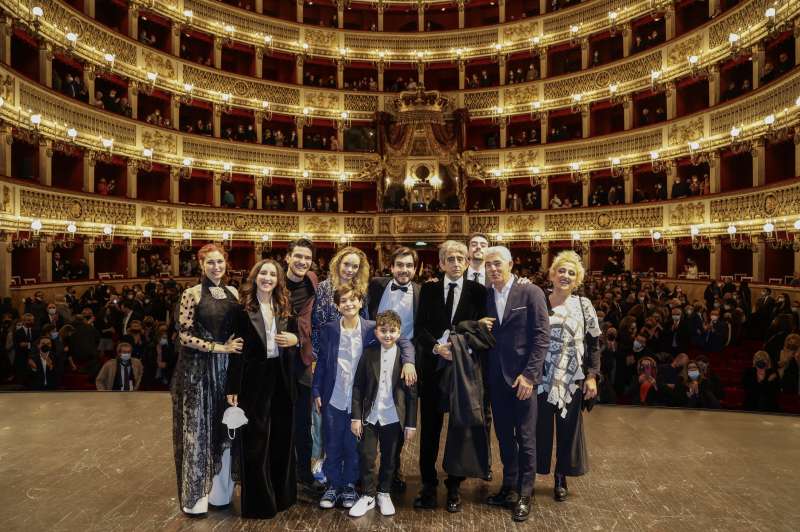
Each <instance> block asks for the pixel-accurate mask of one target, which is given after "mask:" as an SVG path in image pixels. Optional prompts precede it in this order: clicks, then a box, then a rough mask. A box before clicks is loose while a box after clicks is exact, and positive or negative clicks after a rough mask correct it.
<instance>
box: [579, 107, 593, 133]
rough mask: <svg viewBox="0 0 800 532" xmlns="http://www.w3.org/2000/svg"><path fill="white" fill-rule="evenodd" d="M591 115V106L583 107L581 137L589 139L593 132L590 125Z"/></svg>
mask: <svg viewBox="0 0 800 532" xmlns="http://www.w3.org/2000/svg"><path fill="white" fill-rule="evenodd" d="M590 117H591V113H590V112H589V104H586V105H584V106H581V137H583V138H585V139H586V138H589V134H590V131H591V124H590V123H589V120H590Z"/></svg>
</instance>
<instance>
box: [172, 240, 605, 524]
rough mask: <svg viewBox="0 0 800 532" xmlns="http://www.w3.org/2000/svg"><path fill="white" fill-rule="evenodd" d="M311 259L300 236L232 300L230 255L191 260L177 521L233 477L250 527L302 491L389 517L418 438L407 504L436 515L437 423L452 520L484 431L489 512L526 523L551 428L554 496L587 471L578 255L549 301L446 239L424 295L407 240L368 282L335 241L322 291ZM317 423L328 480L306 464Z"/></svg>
mask: <svg viewBox="0 0 800 532" xmlns="http://www.w3.org/2000/svg"><path fill="white" fill-rule="evenodd" d="M313 255H314V246H313V244H312V243H311V242H310V241H308V240H306V239H299V240H295V241H293V242H290V243H289V246H288V248H287V254H286V270H285V271H284V268H283V266H282V265H281V264H280V263H278V262H277V261H275V260H273V259H264V260H261V261H259V262H257V263H256V264H255V265H254V266H253V268H252V269H251V270H250V273H249V275H248V277H247V279H246V281H244V282H243V283H242V285H241V287H240V290H241V292H240V293H239V292H237V290H236V289H234V288H233V287H231V286H228V285H227V284H226V283H225V281H224V279H225V272H226V259H227V257H226V253H225V250H224V249H223V248H222V247H220V246H217V245H216V244H208V245H206V246H204V247H203V248H202V249H200V251H199V252H198V255H197V257H198V261H199V263H200V266H201V269H202V280H201V282H200V284H198V285H196V286H194V287H192V288H189V289H187V290H185V291H184V293H183V296H182V298H181V303H180V308H179V328H180V330H179V336H180V343H181V350H180V356H179V360H178V363H177V366H176V368H175V373H174V377H173V383H172V398H173V436H174V448H175V463H176V470H177V480H178V493H179V497H180V504H181V507H182V510H183V512H184V513H185V514H186V515H188V516H194V517H196V516H205V515H206V514H207V512H208V510H209V509H216V508H220V507H223V508H224V507H227V506H228V505H229V504H230V502H231V500H232V498H233V491H234V482H235V481H239V482H240V483H241V511H242V516H243V517H249V518H271V517H274V516H275V515H276V514H277V513H278V512H280V511H282V510H285V509H287V508H289V507H290V506H292V505H293V504H294V503H295V502H296V501H297V494H298V486H300V487H301V488H303V489H306V490H310V491H311V492H316V493H318V495H319V496H320V499H319V507H320V508H323V509H330V508H334V507H337V506H340V507H343V508H346V509H347V510H348V513H349V515H350V516H352V517H360V516H363V515H365V514H366V513H368V512H369V511H371V510H373V509H374V508H375V507H376V506H377V507H378V510H379V511H380V512H381V514H382V515H386V516H388V515H393V514H394V513H395V507H394V504H393V502H392V498H391V493H392V492H399V491H403V490H404V489H405V481H404V479H403V476H402V475H401V473H400V456H401V452H402V448H403V446H404V443H405V442H407V441H409V440H410V439H412V438H414V437H415V436H416V433H417V432H419V472H420V476H421V482H422V488H421V490H420V492H419V494H418V496H417V497H416V498H415V499H414V508H416V509H433V508H436V507H437V506H438V504H439V501H438V493H437V491H438V485H439V471H437V458H438V455H439V447H440V441H442V434H441V433H442V429H443V427H444V419H445V416H444V414H445V413H447V414H448V423H447V429H446V434H445V436H444V446H445V449H444V457H443V461H442V466H441V469H442V470H443V471H444V473H446V475H447V477H446V479H445V480H444V482H443V483H444V486H445V487H446V493H447V497H446V509H447V511H449V512H459V511H461V509H462V501H461V492H460V486H461V484H462V482H463V481H464V480H465V479H467V478H478V479H483V480H486V481H488V480H491V479H492V460H491V443H490V442H491V438H490V432H491V429H492V425H494V432H495V434H496V437H497V439H498V442H499V449H500V458H501V462H502V483H501V485H500V489H499V490H498V491H497V492H496V493H494V494H492V495H491V496H489V497H488V498H487V500H486V501H485V502H486V503H487V504H489V505H493V506H499V507H504V508H507V509H508V510H509V511H510V513H511V517H512V519H513V520H514V521H525V520H527V518H528V516H529V515H530V512H531V506H532V503H533V487H534V481H535V477H536V474H537V473H538V474H540V475H548V474H549V473H550V471H551V457H552V450H553V443H554V435H555V440H556V441H555V443H556V464H555V471H554V472H555V487H554V498H555V499H556V500H557V501H563V500H565V499H566V498H567V493H568V492H567V483H566V477H567V476H578V475H583V474H584V473H585V472H586V471H587V453H586V445H585V437H584V431H583V425H582V414H581V410H582V408H586V407H587V405H588V406H590V405H591V402H592V401H593V400H594V398H595V396H596V394H597V384H596V376H597V375H598V374H599V373H600V350H599V347H598V345H599V342H598V340H599V337H600V334H601V332H600V328H599V325H598V320H597V316H596V314H595V310H594V308H593V307H592V304H591V302H590V301H589V300H588V299H586V298H583V297H580V296H578V295H575V293H574V292H575V290H576V288H577V287H578V286H579V285H580V284H581V282H582V280H583V277H584V273H585V272H584V268H583V265H582V262H581V259H580V257H579V256H578V255H577V254H575V253H574V252H572V251H565V252H562V253H560V254H559V255H558V256H557V257H556V258H555V260H554V261H553V264H552V266H551V267H550V270H549V277H550V280H551V282H552V285H553V289H552V291H551V292H550V293H548V294H545V293H544V292H543V291H542V290H541V289H540V288H539V287H537V286H536V285H534V284H532V283H530V281H528V280H527V279H524V278H519V277H517V276H516V275H514V274H513V273H512V270H513V268H514V261H513V259H512V256H511V253H510V251H509V250H508V249H507V248H505V247H502V246H495V247H490V246H489V239H488V237H487V236H486V235H483V234H473V235H471V236H470V238H469V240H468V243H467V244H466V245H465V244H464V243H462V242H456V241H453V240H448V241H445V242H444V243H443V244H441V246H440V247H439V267H440V269H441V272H442V273H441V275H440V277H439V278H438V279H436V280H431V281H428V282H426V283H424V284H422V285H420V284H418V283H416V282H415V281H414V278H415V274H416V272H417V269H418V256H417V253H416V251H414V250H413V249H411V248H407V247H398V248H397V249H395V250H394V252H393V253H392V254H391V257H390V269H391V277H374V278H370V271H369V263H368V260H367V257H366V255H365V254H364V252H363V251H361V250H360V249H358V248H355V247H344V248H342V249H340V250H339V251H338V252H337V253H336V255H335V256H334V257H333V259H332V260H331V261H330V266H329V275H328V278H327V279H325V280H324V281H321V282H320V281H318V279H317V277H316V275H315V274H314V273H313V272H312V271H311V269H310V267H311V263H312V260H313ZM226 409H227V410H226ZM238 409H241V411H242V412H243V414H244V415H243V416H240V417H241V418H242V419H240V420H239V421H238V422H237V423H234V424H233V427H239V428H238V429H237V430H235V432H234V433H231V432H230V430H229V427H231V422H230V419H233V418H235V417H236V416H237V414H238V412H235V411H238ZM229 414H230V415H229ZM418 415H419V423H418ZM223 418H227V420H226V421H225V423H227V426H226V424H225V423H224V422H223ZM314 420H317V421H316V422H315V421H314ZM242 423H245V424H243V425H242ZM418 425H419V431H418V430H417V429H418ZM316 426H319V427H321V435H320V436H321V448H322V453H323V454H324V463H323V467H322V472H323V473H324V478H325V482H324V484H323V485H320V483H319V482H315V479H314V476H313V475H312V470H311V463H312V460H311V457H312V446H313V444H314V438H312V432H313V431H314V428H315V427H316ZM378 452H379V453H380V460H379V465H378V466H377V467H376V459H377V456H378Z"/></svg>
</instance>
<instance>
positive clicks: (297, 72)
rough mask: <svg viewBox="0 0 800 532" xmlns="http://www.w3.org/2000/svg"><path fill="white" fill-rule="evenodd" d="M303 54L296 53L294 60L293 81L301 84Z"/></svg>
mask: <svg viewBox="0 0 800 532" xmlns="http://www.w3.org/2000/svg"><path fill="white" fill-rule="evenodd" d="M303 62H304V61H303V56H302V55H298V56H297V58H296V59H295V62H294V82H295V83H297V84H298V85H302V84H303Z"/></svg>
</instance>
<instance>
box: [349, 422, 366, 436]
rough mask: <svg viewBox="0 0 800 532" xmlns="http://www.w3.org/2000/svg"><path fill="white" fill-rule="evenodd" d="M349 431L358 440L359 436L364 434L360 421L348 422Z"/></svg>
mask: <svg viewBox="0 0 800 532" xmlns="http://www.w3.org/2000/svg"><path fill="white" fill-rule="evenodd" d="M350 431H351V432H352V433H353V434H354V435H355V437H356V438H358V439H359V440H360V439H361V434H362V433H363V432H364V427H363V426H362V425H361V420H360V419H353V420H352V421H350Z"/></svg>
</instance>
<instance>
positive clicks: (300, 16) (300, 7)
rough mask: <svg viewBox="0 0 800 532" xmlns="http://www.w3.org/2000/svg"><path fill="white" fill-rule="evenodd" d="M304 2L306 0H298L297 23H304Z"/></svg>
mask: <svg viewBox="0 0 800 532" xmlns="http://www.w3.org/2000/svg"><path fill="white" fill-rule="evenodd" d="M303 2H304V0H297V23H298V24H302V23H303Z"/></svg>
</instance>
